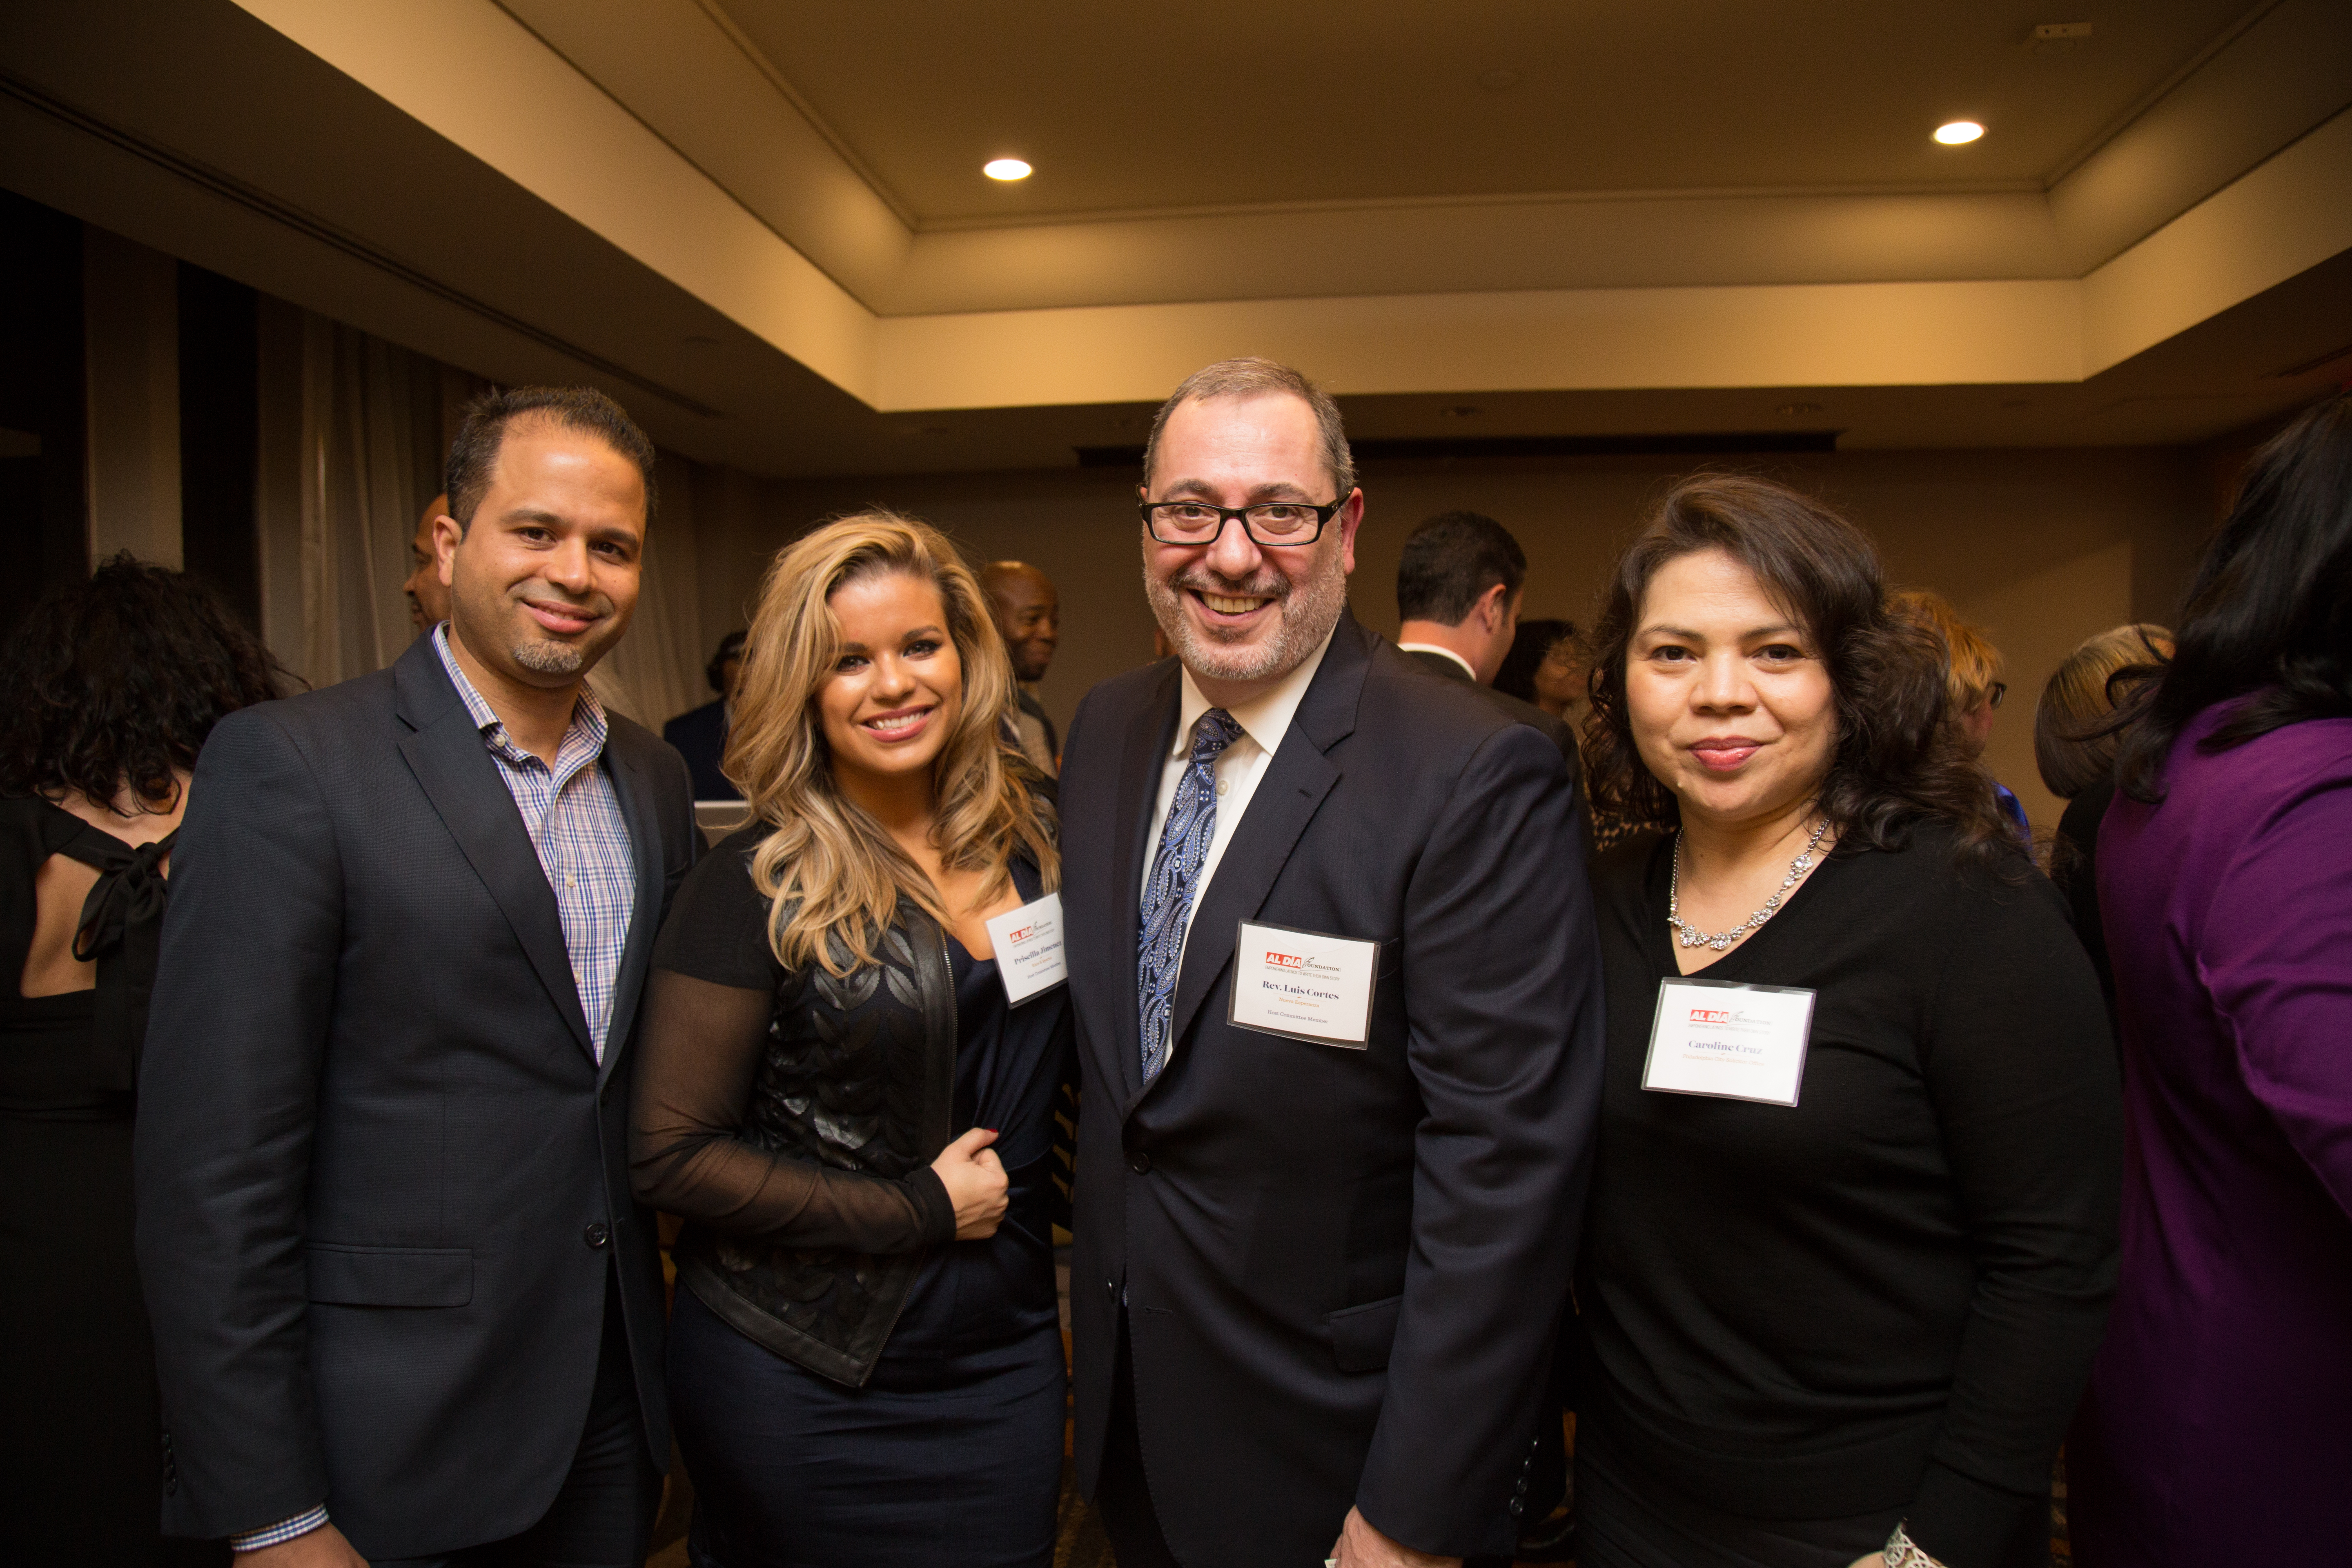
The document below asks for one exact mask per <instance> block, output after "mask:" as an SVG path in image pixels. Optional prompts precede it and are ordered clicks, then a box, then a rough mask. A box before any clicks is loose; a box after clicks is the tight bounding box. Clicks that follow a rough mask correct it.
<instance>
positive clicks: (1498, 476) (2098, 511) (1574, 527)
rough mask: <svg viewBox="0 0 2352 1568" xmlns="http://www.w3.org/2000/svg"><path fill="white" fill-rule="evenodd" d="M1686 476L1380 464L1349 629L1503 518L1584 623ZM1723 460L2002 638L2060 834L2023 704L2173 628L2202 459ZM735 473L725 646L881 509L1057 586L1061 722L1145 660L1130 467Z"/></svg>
mask: <svg viewBox="0 0 2352 1568" xmlns="http://www.w3.org/2000/svg"><path fill="white" fill-rule="evenodd" d="M1692 466H1693V465H1692V464H1691V463H1690V461H1689V460H1688V459H1685V458H1562V459H1507V460H1496V461H1482V462H1467V461H1465V462H1458V463H1443V462H1424V463H1414V464H1382V465H1379V466H1377V467H1376V468H1371V469H1369V470H1368V471H1367V472H1366V474H1365V476H1364V490H1365V495H1366V498H1367V500H1368V508H1369V510H1368V511H1367V515H1366V521H1365V525H1364V531H1363V533H1362V535H1361V536H1360V542H1359V549H1358V557H1357V570H1356V575H1355V579H1354V584H1353V593H1352V594H1351V595H1350V597H1351V599H1352V601H1353V604H1354V606H1355V611H1356V614H1357V615H1358V616H1360V617H1361V618H1362V619H1363V620H1364V621H1365V622H1366V623H1367V624H1368V625H1370V626H1373V627H1374V628H1376V629H1378V630H1380V631H1381V632H1383V633H1391V634H1392V633H1393V632H1394V630H1395V627H1396V600H1395V594H1394V584H1395V582H1396V563H1397V556H1398V552H1399V551H1400V549H1401V547H1402V542H1403V539H1404V535H1405V534H1406V533H1407V532H1408V531H1410V530H1411V529H1412V525H1413V524H1414V523H1416V522H1418V521H1421V520H1422V519H1423V518H1425V517H1428V516H1430V515H1432V514H1433V513H1435V512H1438V511H1443V510H1447V509H1449V508H1452V507H1470V508H1473V509H1475V510H1480V511H1485V512H1487V513H1490V514H1491V515H1493V516H1495V517H1496V518H1499V519H1500V520H1501V521H1503V522H1504V523H1505V524H1506V525H1507V527H1509V528H1510V529H1511V531H1513V532H1514V533H1515V534H1517V537H1518V539H1519V542H1520V543H1521V544H1522V545H1523V546H1525V547H1526V549H1527V552H1528V564H1529V577H1528V601H1527V613H1528V614H1529V615H1541V616H1568V617H1570V618H1571V619H1574V620H1576V621H1578V622H1580V623H1583V622H1585V621H1587V620H1589V619H1590V617H1591V612H1592V608H1593V601H1594V599H1595V597H1596V595H1597V594H1598V593H1599V591H1600V586H1601V582H1602V579H1603V577H1604V574H1606V572H1607V569H1608V566H1609V563H1610V561H1611V559H1612V556H1613V554H1614V552H1615V551H1616V549H1617V547H1618V546H1619V545H1620V544H1621V543H1622V542H1623V540H1624V539H1625V537H1626V536H1627V535H1628V534H1629V533H1630V532H1631V531H1633V528H1634V527H1635V525H1636V522H1637V520H1638V519H1639V517H1640V515H1641V512H1642V510H1643V506H1644V504H1645V502H1646V501H1648V500H1650V499H1652V498H1654V496H1655V495H1656V494H1657V493H1658V491H1659V490H1660V489H1662V488H1663V487H1664V485H1665V484H1666V483H1667V482H1669V481H1670V480H1671V479H1672V478H1673V477H1675V475H1677V474H1681V473H1684V472H1687V471H1688V470H1689V469H1690V468H1691V467H1692ZM1723 466H1726V467H1740V468H1751V469H1754V470H1756V471H1760V472H1764V473H1767V474H1769V475H1772V476H1774V477H1777V478H1780V479H1785V480H1786V481H1788V482H1790V483H1791V484H1794V485H1797V486H1799V487H1800V488H1802V489H1806V490H1809V491H1811V492H1813V493H1815V494H1819V495H1822V496H1823V497H1825V498H1827V499H1828V500H1830V501H1831V502H1832V503H1833V504H1834V505H1836V506H1838V507H1840V508H1842V509H1843V510H1845V511H1846V513H1847V514H1848V515H1849V516H1851V517H1853V519H1854V520H1855V521H1857V522H1860V523H1861V524H1863V525H1864V527H1865V528H1867V529H1868V530H1869V531H1871V532H1872V533H1873V534H1874V536H1875V537H1876V538H1877V539H1878V541H1879V542H1880V544H1881V547H1882V548H1883V549H1884V550H1885V553H1886V561H1887V568H1888V571H1889V573H1890V574H1891V575H1892V576H1893V577H1894V579H1895V581H1897V582H1899V583H1902V584H1916V585H1922V586H1928V587H1934V588H1937V589H1940V590H1942V591H1943V592H1944V593H1946V594H1948V595H1950V596H1951V598H1952V599H1953V600H1954V602H1955V603H1957V604H1958V605H1959V607H1960V609H1961V611H1962V613H1963V614H1965V615H1967V616H1969V617H1970V618H1972V619H1974V620H1976V621H1978V622H1979V623H1980V624H1982V625H1983V626H1985V627H1986V628H1987V629H1988V630H1989V631H1990V633H1991V635H1992V637H1993V639H1994V641H1995V642H1996V643H1997V644H1998V645H1999V646H2000V647H2001V649H2002V651H2003V653H2004V655H2005V656H2006V658H2007V660H2008V667H2009V668H2008V678H2009V683H2010V687H2011V692H2012V693H2013V695H2012V696H2011V700H2010V702H2009V704H2008V705H2007V706H2006V707H2005V708H2004V709H2003V710H2002V713H2001V715H2000V721H1999V722H1998V723H1997V725H1996V726H1995V729H1994V731H1993V740H1992V745H1991V749H1990V753H1989V755H1990V762H1991V764H1992V768H1993V771H1994V773H1995V774H1996V775H1997V776H1998V777H2000V779H2001V780H2002V782H2004V783H2006V784H2009V785H2010V787H2011V788H2012V789H2014V790H2016V791H2017V793H2018V795H2019V797H2020V798H2021V800H2023V801H2024V802H2025V805H2026V810H2027V812H2028V813H2029V814H2030V815H2031V816H2032V818H2033V820H2034V822H2035V824H2036V826H2054V825H2055V823H2056V821H2057V816H2058V810H2059V805H2060V803H2059V802H2058V801H2057V800H2056V799H2055V798H2054V797H2053V796H2051V795H2049V794H2048V793H2047V792H2046V791H2044V790H2043V789H2042V784H2041V780H2040V778H2039V777H2038V776H2037V775H2036V774H2035V773H2034V768H2033V747H2032V714H2033V701H2034V699H2035V697H2036V696H2037V695H2038V694H2039V692H2040V691H2041V689H2042V682H2043V681H2044V680H2046V679H2048V677H2049V674H2050V672H2051V670H2052V669H2053V668H2055V666H2056V665H2057V663H2058V661H2059V660H2060V659H2062V658H2064V657H2065V655H2066V654H2067V653H2068V652H2069V651H2071V650H2072V649H2073V648H2074V645H2075V644H2076V643H2078V642H2080V641H2081V640H2082V639H2083V638H2084V637H2088V636H2090V635H2091V634H2092V633H2094V632H2096V631H2099V630H2102V629H2104V628H2105V627H2107V626H2114V625H2116V624H2117V623H2118V622H2121V621H2125V620H2128V619H2133V618H2136V617H2141V618H2150V619H2158V620H2162V619H2166V618H2167V617H2168V616H2170V615H2171V613H2172V605H2173V600H2174V596H2175V595H2177V593H2178V592H2179V584H2180V582H2181V580H2182V578H2183V576H2184V574H2185V573H2186V570H2187V566H2188V563H2189V559H2190V556H2191V554H2192V553H2193V552H2194V550H2195V548H2196V545H2197V543H2198V542H2199V541H2200V539H2201V537H2202V535H2203V531H2204V530H2205V528H2206V527H2207V525H2208V524H2209V523H2210V518H2211V502H2210V486H2209V485H2207V484H2206V483H2204V482H2202V481H2201V480H2200V470H2199V468H2198V466H2197V461H2196V458H2194V457H2193V456H2192V455H2191V454H2190V453H2188V452H2186V451H2183V450H2180V449H2177V448H2168V447H2088V448H2067V449H2056V450H2050V449H2039V450H2023V451H2020V450H2000V451H1974V452H1966V451H1963V452H1943V451H1937V452H1855V453H1839V454H1832V455H1824V456H1821V457H1806V458H1772V459H1768V460H1755V461H1748V462H1738V463H1727V464H1725V465H1723ZM729 479H730V481H731V484H732V489H733V493H732V494H730V496H729V497H728V498H727V500H728V502H729V503H730V504H728V505H726V506H724V507H716V506H713V507H704V508H701V509H700V510H699V513H698V520H697V521H698V530H701V531H704V539H703V542H702V549H703V552H704V572H705V577H704V605H705V624H706V626H709V627H710V628H713V631H712V635H713V636H716V635H717V629H719V628H723V627H725V626H732V625H740V624H741V620H740V616H741V612H740V605H743V604H744V603H745V602H746V601H747V599H748V597H749V595H750V594H751V590H752V588H753V587H754V586H755V585H756V584H757V581H758V574H759V571H760V569H761V566H762V564H764V561H765V558H766V556H767V554H768V552H772V550H773V549H774V548H775V547H776V546H777V545H778V544H780V543H782V542H783V540H784V539H786V538H787V537H789V536H790V534H791V533H792V532H793V531H796V530H797V529H798V528H799V527H801V526H802V525H803V524H805V523H807V522H809V521H812V520H814V519H816V518H820V517H824V516H826V515H829V514H831V513H834V512H838V511H843V510H852V509H855V508H857V507H860V506H866V505H872V504H882V505H890V506H896V507H898V508H901V509H904V510H909V511H913V512H915V513H917V514H919V515H920V516H924V517H927V518H929V519H930V520H931V521H935V522H938V523H940V524H941V525H942V526H944V527H946V528H947V529H949V530H950V531H951V532H953V533H954V534H955V536H956V537H957V538H958V539H959V540H960V541H961V542H963V543H964V544H965V545H966V546H967V547H969V548H970V549H971V552H973V553H974V554H975V555H976V556H979V557H982V558H986V559H995V558H1000V557H1003V556H1016V557H1019V558H1021V559H1023V560H1026V561H1029V562H1033V563H1035V564H1037V565H1039V566H1042V567H1044V568H1045V570H1046V571H1047V572H1048V573H1050V574H1053V576H1054V578H1055V581H1056V582H1057V583H1058V584H1059V585H1060V588H1061V594H1062V648H1061V652H1060V654H1059V655H1058V657H1057V658H1055V664H1054V668H1053V670H1052V672H1051V673H1050V674H1049V675H1048V676H1047V677H1046V679H1045V683H1044V687H1043V690H1042V695H1043V696H1044V699H1045V704H1046V707H1047V708H1048V710H1051V711H1052V713H1053V714H1054V716H1055V719H1056V721H1059V722H1061V723H1063V724H1064V725H1065V726H1066V724H1067V722H1068V721H1069V718H1070V715H1071V714H1072V713H1073V712H1075V711H1076V708H1077V704H1078V700H1079V698H1080V697H1082V696H1083V695H1084V694H1085V692H1086V689H1087V688H1088V687H1089V686H1091V685H1093V684H1094V683H1095V682H1096V681H1097V680H1099V679H1103V678H1104V677H1105V676H1108V675H1111V674H1115V673H1117V672H1118V671H1119V670H1121V669H1125V668H1129V667H1131V666H1133V665H1136V664H1139V663H1141V662H1143V661H1144V660H1146V659H1148V658H1150V655H1151V622H1150V611H1149V610H1148V609H1147V607H1146V606H1145V604H1144V600H1143V594H1142V590H1141V587H1140V586H1139V576H1138V574H1139V562H1138V556H1137V551H1136V523H1135V521H1134V513H1133V511H1132V510H1130V503H1131V501H1132V499H1133V496H1134V490H1133V488H1132V487H1133V477H1132V476H1131V475H1129V474H1128V473H1125V472H1124V471H1114V470H1093V471H1061V472H1032V473H1014V474H966V475H947V476H940V475H924V476H903V477H885V478H875V479H835V480H814V481H797V482H790V483H776V482H765V483H762V482H758V481H747V480H744V479H741V478H740V476H729ZM714 499H715V498H714ZM706 519H707V520H708V521H707V523H706V521H705V520H706Z"/></svg>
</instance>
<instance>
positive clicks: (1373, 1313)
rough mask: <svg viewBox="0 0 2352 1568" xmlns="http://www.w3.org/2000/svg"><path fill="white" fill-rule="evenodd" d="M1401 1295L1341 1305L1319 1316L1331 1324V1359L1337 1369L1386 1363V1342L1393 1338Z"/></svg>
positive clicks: (1376, 1367)
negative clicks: (1358, 1305)
mask: <svg viewBox="0 0 2352 1568" xmlns="http://www.w3.org/2000/svg"><path fill="white" fill-rule="evenodd" d="M1403 1305H1404V1298H1403V1297H1402V1296H1391V1297H1390V1298H1389V1299H1388V1300H1385V1301H1367V1302H1365V1303H1364V1304H1363V1305H1362V1306H1360V1307H1342V1308H1340V1309H1339V1310H1338V1311H1336V1312H1334V1313H1332V1314H1331V1315H1330V1316H1329V1317H1328V1318H1326V1319H1325V1320H1323V1321H1325V1322H1327V1323H1328V1324H1330V1325H1331V1359H1332V1360H1333V1361H1334V1362H1336V1363H1339V1370H1340V1371H1341V1372H1379V1371H1381V1369H1382V1368H1384V1367H1386V1366H1387V1365H1388V1364H1389V1346H1390V1345H1391V1343H1393V1342H1395V1340H1396V1329H1397V1312H1398V1310H1400V1309H1401V1308H1402V1307H1403Z"/></svg>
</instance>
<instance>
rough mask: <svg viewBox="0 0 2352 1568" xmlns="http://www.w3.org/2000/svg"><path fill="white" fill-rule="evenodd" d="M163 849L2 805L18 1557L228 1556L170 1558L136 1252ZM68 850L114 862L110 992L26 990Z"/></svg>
mask: <svg viewBox="0 0 2352 1568" xmlns="http://www.w3.org/2000/svg"><path fill="white" fill-rule="evenodd" d="M166 842H168V840H167V841H166ZM162 848H163V847H162V846H152V847H145V848H142V849H134V848H132V847H131V846H129V845H127V844H125V843H123V842H122V841H121V839H119V838H116V837H113V836H112V835H110V834H107V833H102V832H100V830H99V829H97V828H95V827H92V826H89V824H87V823H85V822H83V821H82V820H81V819H80V818H79V817H77V816H73V815H71V814H70V813H68V812H65V811H61V810H59V809H58V807H56V806H54V805H50V804H49V803H48V802H47V801H44V800H37V799H31V798H16V799H5V800H0V963H5V964H6V965H7V966H8V967H7V974H8V984H7V985H6V987H5V992H0V1388H5V1390H6V1405H5V1408H6V1418H5V1420H0V1561H5V1562H7V1563H110V1564H112V1563H124V1564H144V1563H163V1562H180V1561H185V1560H189V1559H190V1558H191V1557H192V1556H193V1557H194V1559H195V1560H200V1561H210V1560H212V1558H213V1557H214V1556H215V1553H216V1552H217V1549H211V1548H198V1547H195V1546H194V1545H193V1543H187V1542H180V1543H174V1545H173V1549H172V1550H170V1551H167V1550H166V1543H165V1542H164V1540H163V1531H162V1515H163V1494H162V1490H161V1487H162V1474H163V1469H162V1458H161V1455H162V1432H163V1419H162V1416H161V1415H160V1413H159V1410H158V1407H157V1400H156V1390H155V1352H154V1347H153V1344H152V1340H151V1338H150V1336H149V1332H148V1327H147V1310H146V1307H145V1305H144V1303H143V1302H142V1300H141V1298H140V1294H139V1270H138V1267H137V1265H136V1263H135V1262H134V1261H133V1258H132V1256H131V1213H132V1211H131V1103H132V1099H131V1087H132V1083H133V1080H134V1077H135V1074H136V1070H137V1060H136V1058H137V1053H138V1043H139V1035H140V1033H142V1032H143V1026H144V1023H145V1017H146V1005H145V1004H146V994H147V988H148V987H149V985H150V984H152V981H153V977H154V952H155V950H154V940H155V935H156V931H157V928H158V927H159V926H160V925H161V923H162V918H163V881H162V879H161V877H160V876H158V875H156V862H157V860H158V859H159V858H160V856H161V853H162ZM60 854H61V855H65V856H68V858H73V859H76V860H80V861H83V862H85V863H86V864H89V865H91V866H94V867H96V868H98V869H99V871H100V879H99V884H98V887H97V889H95V890H94V892H93V895H92V898H91V900H89V906H87V908H88V910H89V913H91V914H94V915H96V916H97V917H98V921H97V925H96V928H95V934H96V937H97V941H98V944H99V946H98V951H97V952H95V954H94V956H95V957H96V958H97V960H98V965H99V970H98V985H97V987H96V988H95V989H93V990H89V991H74V992H68V993H66V994H63V995H57V996H34V997H28V996H26V995H25V994H23V975H24V973H25V961H26V955H27V953H28V952H29V951H30V949H31V946H32V942H33V934H34V930H35V925H36V919H37V917H36V911H35V902H34V879H35V877H36V876H37V874H38V872H39V870H40V868H41V864H42V862H44V861H46V860H47V859H48V858H50V857H51V856H52V855H60ZM85 946H86V947H87V944H85Z"/></svg>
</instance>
